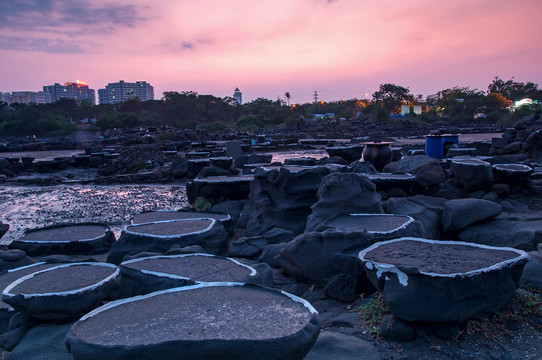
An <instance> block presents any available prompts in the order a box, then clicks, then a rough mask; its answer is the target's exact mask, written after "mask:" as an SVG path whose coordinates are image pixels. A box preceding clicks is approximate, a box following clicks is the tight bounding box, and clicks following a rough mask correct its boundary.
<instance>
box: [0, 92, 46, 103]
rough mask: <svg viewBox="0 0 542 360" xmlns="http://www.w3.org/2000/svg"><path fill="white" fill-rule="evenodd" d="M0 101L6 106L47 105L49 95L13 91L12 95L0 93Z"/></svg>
mask: <svg viewBox="0 0 542 360" xmlns="http://www.w3.org/2000/svg"><path fill="white" fill-rule="evenodd" d="M0 101H4V102H6V103H8V104H13V103H19V104H30V103H36V104H49V103H50V102H51V95H49V94H47V93H45V92H43V91H14V92H12V93H0Z"/></svg>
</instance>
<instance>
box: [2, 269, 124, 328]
mask: <svg viewBox="0 0 542 360" xmlns="http://www.w3.org/2000/svg"><path fill="white" fill-rule="evenodd" d="M118 277H119V269H118V267H116V266H115V265H112V264H108V263H94V262H92V263H91V262H88V263H87V262H82V263H69V264H63V265H58V266H55V267H52V268H48V269H45V270H40V271H37V272H34V273H31V274H28V275H26V276H23V277H21V278H19V279H18V280H16V281H14V282H13V283H11V284H10V285H8V286H7V287H6V288H5V289H4V292H3V294H2V300H3V301H4V302H5V303H7V304H9V305H11V306H12V307H13V308H14V309H15V310H17V311H20V312H22V313H24V314H27V315H29V316H32V317H35V318H38V319H41V320H47V321H48V320H50V321H65V320H69V319H74V318H78V317H79V316H81V315H83V314H85V313H86V312H88V311H90V310H92V309H93V308H95V307H96V305H97V304H99V303H100V302H101V301H102V300H103V299H105V298H106V297H107V296H109V295H110V294H111V292H112V291H114V290H115V289H116V288H117V286H118Z"/></svg>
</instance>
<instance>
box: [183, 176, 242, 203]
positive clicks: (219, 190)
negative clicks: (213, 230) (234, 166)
mask: <svg viewBox="0 0 542 360" xmlns="http://www.w3.org/2000/svg"><path fill="white" fill-rule="evenodd" d="M252 179H253V177H252V175H242V176H216V177H209V178H202V179H200V178H196V179H194V180H192V181H190V182H188V183H187V184H186V196H187V197H188V202H189V203H191V204H194V203H195V201H196V199H197V198H198V197H202V198H204V199H206V200H208V201H209V202H211V204H218V203H219V202H222V201H226V200H243V199H248V197H249V193H250V183H251V181H252Z"/></svg>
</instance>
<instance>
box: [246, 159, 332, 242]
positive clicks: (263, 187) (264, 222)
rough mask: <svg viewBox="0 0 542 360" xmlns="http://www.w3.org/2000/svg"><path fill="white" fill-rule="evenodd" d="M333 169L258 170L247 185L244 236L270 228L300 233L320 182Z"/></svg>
mask: <svg viewBox="0 0 542 360" xmlns="http://www.w3.org/2000/svg"><path fill="white" fill-rule="evenodd" d="M337 169H338V168H337V167H334V166H315V167H294V166H288V167H286V166H285V167H280V168H266V167H263V168H258V169H256V171H255V173H254V180H253V181H252V182H251V184H250V196H249V205H248V206H249V209H250V211H249V212H248V223H247V226H246V228H247V233H248V234H249V235H263V234H265V233H266V232H267V231H268V230H270V229H272V228H274V227H281V228H283V229H286V230H290V231H292V232H294V233H295V234H300V233H302V232H303V231H304V230H305V225H306V222H307V217H308V216H309V215H310V213H311V208H310V207H311V206H312V205H313V204H314V203H315V202H316V200H317V198H316V193H317V191H318V188H319V187H320V184H321V183H322V179H323V178H324V177H325V176H327V175H329V174H330V173H332V172H335V171H337Z"/></svg>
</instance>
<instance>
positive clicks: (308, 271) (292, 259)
mask: <svg viewBox="0 0 542 360" xmlns="http://www.w3.org/2000/svg"><path fill="white" fill-rule="evenodd" d="M373 243H374V239H373V238H372V236H371V235H369V234H368V233H367V231H358V232H343V231H334V230H326V231H323V232H306V233H304V234H301V235H298V236H297V237H296V238H295V239H293V240H292V241H290V242H289V243H288V245H287V246H286V247H285V248H284V249H283V250H282V251H281V253H280V255H279V256H278V257H276V258H275V260H276V261H277V263H278V264H279V265H280V266H281V267H282V268H283V270H284V271H285V272H286V273H288V274H290V275H292V276H293V277H294V278H296V279H298V280H323V279H325V278H329V277H330V276H332V275H334V274H336V271H335V270H334V269H333V268H332V266H331V261H330V259H331V257H332V256H333V254H335V253H336V252H337V251H339V250H341V249H343V248H345V247H347V246H351V245H359V246H360V247H363V248H365V247H367V246H369V245H371V244H373Z"/></svg>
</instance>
